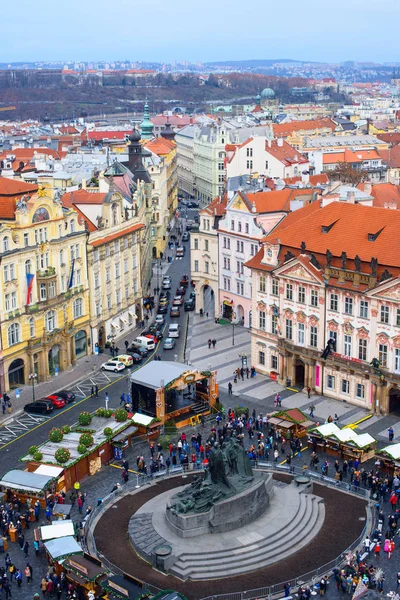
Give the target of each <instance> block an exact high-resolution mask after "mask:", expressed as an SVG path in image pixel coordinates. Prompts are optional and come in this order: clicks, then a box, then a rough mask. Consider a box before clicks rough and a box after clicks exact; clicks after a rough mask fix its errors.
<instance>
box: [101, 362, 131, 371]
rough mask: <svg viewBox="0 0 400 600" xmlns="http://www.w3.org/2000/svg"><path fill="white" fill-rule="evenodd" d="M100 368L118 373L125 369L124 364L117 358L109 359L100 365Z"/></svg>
mask: <svg viewBox="0 0 400 600" xmlns="http://www.w3.org/2000/svg"><path fill="white" fill-rule="evenodd" d="M101 369H102V370H103V371H114V373H118V372H119V371H123V370H124V369H125V365H124V363H122V362H120V361H119V360H109V361H107V362H106V363H104V364H103V365H101Z"/></svg>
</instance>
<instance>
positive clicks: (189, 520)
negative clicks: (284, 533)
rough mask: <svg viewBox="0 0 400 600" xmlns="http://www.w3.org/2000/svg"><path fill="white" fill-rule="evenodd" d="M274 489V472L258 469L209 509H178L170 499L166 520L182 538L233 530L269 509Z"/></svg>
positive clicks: (172, 529) (171, 528)
mask: <svg viewBox="0 0 400 600" xmlns="http://www.w3.org/2000/svg"><path fill="white" fill-rule="evenodd" d="M272 492H273V481H272V474H271V473H256V474H255V475H254V479H253V481H252V482H251V483H249V486H248V487H247V488H246V489H245V490H244V491H242V492H239V493H237V494H235V495H233V496H230V497H229V498H226V499H225V500H220V501H219V502H216V503H215V505H214V506H213V507H211V508H210V509H209V510H208V511H205V512H202V513H199V512H188V513H178V512H176V511H175V510H174V509H172V508H171V507H170V506H169V503H168V505H167V510H166V522H167V525H168V527H169V528H170V530H171V531H173V532H174V533H175V534H176V535H179V537H182V538H188V537H195V536H198V535H203V534H205V533H223V532H225V531H232V530H233V529H237V528H238V527H243V526H244V525H247V524H248V523H251V522H252V521H254V520H255V519H258V518H259V517H260V516H261V515H262V514H263V513H264V512H265V510H266V509H267V507H268V505H269V499H270V495H271V494H272Z"/></svg>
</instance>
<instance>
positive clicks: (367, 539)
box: [364, 535, 371, 554]
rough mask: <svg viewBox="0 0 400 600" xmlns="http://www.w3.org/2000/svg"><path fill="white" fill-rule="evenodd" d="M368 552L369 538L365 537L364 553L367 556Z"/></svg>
mask: <svg viewBox="0 0 400 600" xmlns="http://www.w3.org/2000/svg"><path fill="white" fill-rule="evenodd" d="M370 550H371V540H370V539H369V536H368V535H367V537H366V538H365V540H364V552H366V553H367V554H369V551H370Z"/></svg>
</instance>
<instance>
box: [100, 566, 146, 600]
mask: <svg viewBox="0 0 400 600" xmlns="http://www.w3.org/2000/svg"><path fill="white" fill-rule="evenodd" d="M100 585H101V587H102V589H103V590H104V592H105V595H104V596H103V598H104V600H114V599H116V600H118V599H121V600H141V598H148V597H149V596H150V595H151V594H150V592H149V591H148V590H147V589H146V587H145V585H144V583H143V582H141V581H139V580H137V579H135V578H134V577H131V576H130V575H127V574H126V573H124V574H123V575H112V576H111V577H107V578H106V579H104V581H102V582H101V584H100Z"/></svg>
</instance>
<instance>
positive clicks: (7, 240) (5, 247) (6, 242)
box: [3, 236, 10, 252]
mask: <svg viewBox="0 0 400 600" xmlns="http://www.w3.org/2000/svg"><path fill="white" fill-rule="evenodd" d="M9 249H10V238H9V237H8V236H6V237H5V238H3V252H7V251H8V250H9Z"/></svg>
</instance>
